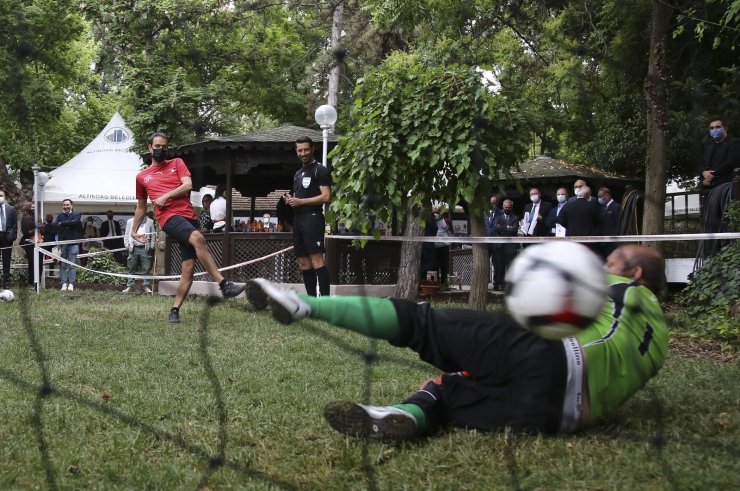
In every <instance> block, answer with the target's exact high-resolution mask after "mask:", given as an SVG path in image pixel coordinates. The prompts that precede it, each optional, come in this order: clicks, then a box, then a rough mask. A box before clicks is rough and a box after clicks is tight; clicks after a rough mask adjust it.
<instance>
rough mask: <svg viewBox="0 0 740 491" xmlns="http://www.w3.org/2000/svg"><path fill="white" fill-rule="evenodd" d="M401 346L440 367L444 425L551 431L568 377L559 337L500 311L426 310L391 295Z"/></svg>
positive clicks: (555, 429) (554, 429) (558, 418)
mask: <svg viewBox="0 0 740 491" xmlns="http://www.w3.org/2000/svg"><path fill="white" fill-rule="evenodd" d="M391 301H392V302H393V305H394V306H395V308H396V312H397V314H398V319H399V324H400V329H401V334H400V338H399V339H398V340H397V342H396V343H394V344H396V345H398V346H407V347H409V348H411V349H413V350H414V351H416V352H417V353H418V354H419V357H420V358H421V359H422V360H424V361H426V362H427V363H431V364H432V365H434V366H435V367H437V368H439V369H440V370H442V371H444V372H446V373H454V372H459V371H463V370H464V371H467V372H469V376H465V377H462V376H457V375H444V376H443V377H442V386H441V388H440V389H441V390H440V393H441V401H440V402H441V404H442V405H443V406H444V418H443V419H444V420H446V421H447V422H449V423H452V424H455V425H458V426H466V427H471V428H477V429H481V430H488V431H498V430H502V429H504V428H506V427H511V428H512V429H514V430H516V431H527V432H542V433H557V432H558V430H559V429H560V424H561V419H562V412H563V402H564V399H565V389H566V383H567V367H568V365H567V359H566V354H565V348H564V347H563V343H562V341H552V340H548V339H545V338H542V337H540V336H537V335H536V334H533V333H532V332H530V331H527V330H525V329H524V328H522V327H519V325H517V323H516V321H514V319H513V318H512V317H511V316H509V315H506V314H500V313H495V312H481V311H475V310H469V309H432V308H431V307H430V306H429V304H416V303H413V302H408V301H404V300H398V299H391Z"/></svg>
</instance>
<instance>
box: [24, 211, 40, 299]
mask: <svg viewBox="0 0 740 491" xmlns="http://www.w3.org/2000/svg"><path fill="white" fill-rule="evenodd" d="M34 215H35V207H34V204H33V203H32V202H26V203H23V207H22V208H21V239H20V241H19V245H20V246H21V247H22V248H23V252H25V253H26V263H28V273H27V280H28V284H29V285H32V286H33V279H34V278H33V265H34V263H35V259H36V258H35V254H34V253H33V245H34V244H35V243H36V242H37V240H36V239H37V232H38V231H37V230H36V219H35V217H34ZM40 241H41V240H38V242H40ZM43 264H44V263H43V262H39V273H40V274H41V272H42V271H43ZM39 277H40V276H39Z"/></svg>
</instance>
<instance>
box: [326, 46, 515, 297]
mask: <svg viewBox="0 0 740 491" xmlns="http://www.w3.org/2000/svg"><path fill="white" fill-rule="evenodd" d="M517 102H518V101H516V100H511V99H509V98H507V97H506V96H505V95H503V94H498V95H492V94H491V93H490V92H489V90H488V88H487V87H486V86H484V85H483V83H482V77H481V75H480V73H478V72H477V71H476V70H475V69H473V68H470V67H463V66H456V65H446V66H439V65H437V64H436V63H435V62H434V60H433V59H431V58H429V57H426V56H425V55H423V54H404V53H394V54H393V55H391V56H389V57H388V58H387V59H386V60H385V62H383V64H382V65H381V66H380V67H379V68H378V69H375V70H371V71H370V72H369V73H368V74H367V75H366V76H365V77H364V79H363V80H362V81H361V82H360V83H359V84H358V86H357V89H356V91H355V105H354V112H355V114H354V117H355V120H356V124H355V126H354V129H352V130H351V131H349V132H348V134H347V135H345V136H344V137H342V138H341V139H340V142H339V145H338V146H337V148H336V149H335V150H334V151H333V154H332V157H333V165H334V182H335V186H334V187H335V189H334V191H335V199H334V201H333V202H332V205H331V211H332V212H333V213H334V214H335V215H339V216H341V217H342V219H343V220H344V221H345V225H346V226H347V227H348V228H350V229H356V230H358V231H360V232H362V233H374V234H375V235H376V236H378V234H379V232H378V231H377V230H374V229H373V227H374V223H375V220H374V219H373V218H379V219H380V220H382V221H384V222H386V223H390V222H391V221H392V219H393V215H394V213H396V211H397V210H407V209H408V210H411V211H409V213H408V215H407V217H406V218H407V221H413V220H414V219H415V218H416V217H418V216H419V215H420V213H419V212H418V211H414V210H419V209H428V208H429V207H430V205H431V201H432V200H439V201H441V202H443V203H447V204H449V206H454V205H455V204H457V203H463V204H465V205H466V207H467V209H468V212H469V214H470V217H471V219H472V220H475V219H476V217H478V218H477V219H478V220H481V223H480V229H482V228H483V225H482V218H480V217H482V212H483V209H484V208H485V206H486V205H487V196H490V191H491V187H492V186H493V182H492V179H493V177H492V176H495V177H498V176H499V174H502V173H505V172H508V170H509V168H511V167H513V166H514V165H515V164H516V162H518V161H519V159H520V158H521V157H522V156H523V155H524V153H525V149H526V145H525V144H524V142H523V141H522V139H521V138H520V137H519V136H518V135H519V134H520V129H521V127H522V124H523V115H522V113H521V111H520V109H519V108H518V107H517ZM412 229H414V225H413V224H412V225H409V226H407V230H412ZM477 249H480V250H479V251H477V252H478V253H479V254H484V255H485V257H486V258H487V257H488V256H487V251H486V249H485V247H482V248H477ZM419 251H420V247H419V244H418V243H417V244H414V243H409V242H405V243H404V244H403V250H402V257H403V258H404V259H403V261H404V264H412V265H417V266H416V267H413V268H411V269H412V271H406V273H405V274H401V275H400V278H399V284H400V285H403V287H402V288H405V290H406V293H407V294H408V292H414V294H415V292H416V290H417V289H418V281H419V278H418V264H419ZM474 254H475V252H474ZM485 266H487V261H486V262H485ZM487 278H488V274H487V273H486V272H485V271H477V270H476V271H474V281H478V282H479V284H482V285H483V289H482V291H483V295H480V288H479V287H476V285H474V291H473V292H472V293H471V302H472V303H473V304H474V305H475V306H476V307H484V301H481V297H482V299H483V300H484V299H485V291H486V286H487ZM482 281H485V283H481V282H482ZM398 293H402V292H400V291H399V292H398Z"/></svg>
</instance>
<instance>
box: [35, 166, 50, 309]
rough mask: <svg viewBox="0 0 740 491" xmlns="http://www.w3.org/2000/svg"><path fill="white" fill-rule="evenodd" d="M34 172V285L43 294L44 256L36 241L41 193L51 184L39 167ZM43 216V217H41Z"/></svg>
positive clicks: (37, 291)
mask: <svg viewBox="0 0 740 491" xmlns="http://www.w3.org/2000/svg"><path fill="white" fill-rule="evenodd" d="M31 169H32V170H33V209H34V211H33V225H34V229H33V238H34V246H33V257H34V268H33V283H34V285H35V287H36V288H35V289H36V293H37V294H38V293H40V292H41V288H42V286H43V283H44V278H43V277H41V278H39V267H38V265H39V264H43V262H42V263H39V261H43V260H44V255H43V254H40V253H39V246H38V243H36V242H35V241H36V240H37V238H38V236H39V222H40V221H41V220H40V218H39V213H40V207H39V198H40V193H41V192H43V189H44V186H46V183H47V182H49V176H48V174H46V172H39V166H38V165H34V166H33V167H31ZM41 216H43V215H41Z"/></svg>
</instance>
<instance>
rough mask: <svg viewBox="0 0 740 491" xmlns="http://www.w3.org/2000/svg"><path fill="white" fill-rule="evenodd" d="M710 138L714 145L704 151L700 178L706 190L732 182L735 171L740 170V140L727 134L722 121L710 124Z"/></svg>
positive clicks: (711, 144) (718, 120) (717, 120)
mask: <svg viewBox="0 0 740 491" xmlns="http://www.w3.org/2000/svg"><path fill="white" fill-rule="evenodd" d="M709 136H710V137H711V139H712V143H710V144H709V145H708V146H707V147H706V148H705V149H704V159H703V161H702V168H701V175H700V176H699V180H700V181H701V184H702V187H703V188H704V189H709V188H716V187H717V186H719V185H720V184H724V183H727V182H730V181H732V172H733V169H735V168H740V140H738V139H736V138H734V137H732V136H730V135H729V134H728V133H727V128H726V127H725V125H724V122H723V121H722V120H721V119H715V120H713V121H712V122H711V123H709Z"/></svg>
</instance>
